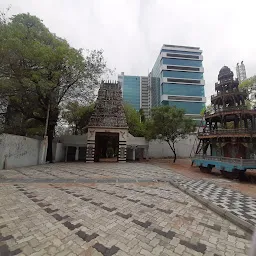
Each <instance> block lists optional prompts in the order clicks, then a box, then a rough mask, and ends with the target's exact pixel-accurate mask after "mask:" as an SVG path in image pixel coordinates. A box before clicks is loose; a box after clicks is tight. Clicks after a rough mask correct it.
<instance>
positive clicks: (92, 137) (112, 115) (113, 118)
mask: <svg viewBox="0 0 256 256" xmlns="http://www.w3.org/2000/svg"><path fill="white" fill-rule="evenodd" d="M127 135H128V125H127V121H126V117H125V112H124V107H123V103H122V91H121V85H120V84H119V83H111V82H102V83H101V86H100V89H99V92H98V98H97V100H96V103H95V109H94V113H93V115H92V116H91V119H90V122H89V125H88V137H87V149H86V162H94V161H96V162H97V161H99V158H100V154H102V150H104V148H105V149H106V148H107V145H105V144H106V143H107V142H106V141H107V140H106V138H108V139H109V138H112V141H113V145H114V148H115V149H116V150H117V151H118V154H117V161H118V162H124V161H126V144H127V143H126V142H127ZM104 138H105V139H104Z"/></svg>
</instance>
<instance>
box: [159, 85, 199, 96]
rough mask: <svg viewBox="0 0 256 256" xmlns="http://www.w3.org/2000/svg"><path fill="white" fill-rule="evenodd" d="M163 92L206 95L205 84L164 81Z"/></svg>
mask: <svg viewBox="0 0 256 256" xmlns="http://www.w3.org/2000/svg"><path fill="white" fill-rule="evenodd" d="M162 94H168V95H184V96H200V97H204V86H200V85H191V84H167V83H163V84H162Z"/></svg>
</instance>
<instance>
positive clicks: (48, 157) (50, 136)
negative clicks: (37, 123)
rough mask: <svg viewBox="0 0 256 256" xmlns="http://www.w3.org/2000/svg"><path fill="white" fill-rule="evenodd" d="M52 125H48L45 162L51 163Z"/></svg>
mask: <svg viewBox="0 0 256 256" xmlns="http://www.w3.org/2000/svg"><path fill="white" fill-rule="evenodd" d="M54 127H55V126H54V125H49V126H48V129H47V136H48V147H47V155H46V161H48V162H50V163H52V162H53V161H52V141H53V133H54Z"/></svg>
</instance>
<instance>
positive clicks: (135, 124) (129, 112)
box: [124, 104, 145, 137]
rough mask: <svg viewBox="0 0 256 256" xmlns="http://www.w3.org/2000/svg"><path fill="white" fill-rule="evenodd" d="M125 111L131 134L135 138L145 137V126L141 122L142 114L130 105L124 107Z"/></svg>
mask: <svg viewBox="0 0 256 256" xmlns="http://www.w3.org/2000/svg"><path fill="white" fill-rule="evenodd" d="M124 111H125V116H126V121H127V124H128V127H129V133H130V134H132V135H133V136H135V137H143V136H144V134H145V125H144V123H142V122H141V121H140V118H141V116H140V113H139V112H137V111H136V110H135V109H134V108H133V107H132V106H130V105H129V104H125V105H124Z"/></svg>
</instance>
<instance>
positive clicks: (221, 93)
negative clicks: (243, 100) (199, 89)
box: [211, 89, 248, 99]
mask: <svg viewBox="0 0 256 256" xmlns="http://www.w3.org/2000/svg"><path fill="white" fill-rule="evenodd" d="M238 92H240V93H242V94H246V95H247V94H248V92H247V90H246V89H242V90H232V91H228V92H227V91H225V92H218V93H216V94H213V95H211V99H213V98H216V97H218V96H222V95H223V96H224V95H231V94H233V93H238Z"/></svg>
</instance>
